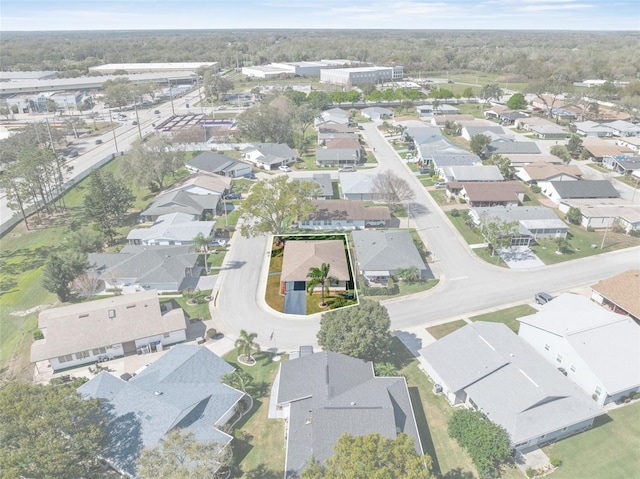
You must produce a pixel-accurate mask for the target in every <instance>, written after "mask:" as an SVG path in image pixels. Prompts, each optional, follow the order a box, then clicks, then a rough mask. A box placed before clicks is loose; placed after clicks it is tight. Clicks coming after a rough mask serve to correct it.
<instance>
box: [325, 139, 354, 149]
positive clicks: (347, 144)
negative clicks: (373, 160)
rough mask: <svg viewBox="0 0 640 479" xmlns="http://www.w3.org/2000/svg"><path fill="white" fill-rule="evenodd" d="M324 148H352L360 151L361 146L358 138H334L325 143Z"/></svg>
mask: <svg viewBox="0 0 640 479" xmlns="http://www.w3.org/2000/svg"><path fill="white" fill-rule="evenodd" d="M324 146H326V147H327V148H330V149H333V148H351V149H354V150H359V149H360V147H361V145H360V142H359V141H358V140H357V139H356V138H332V139H328V140H326V141H325V142H324Z"/></svg>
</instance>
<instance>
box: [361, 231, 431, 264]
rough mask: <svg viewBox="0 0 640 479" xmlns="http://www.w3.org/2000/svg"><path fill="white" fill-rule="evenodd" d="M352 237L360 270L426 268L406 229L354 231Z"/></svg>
mask: <svg viewBox="0 0 640 479" xmlns="http://www.w3.org/2000/svg"><path fill="white" fill-rule="evenodd" d="M352 238H353V244H354V247H355V249H356V256H357V258H358V265H359V267H360V270H361V271H394V270H396V269H398V268H408V267H411V266H415V267H416V268H418V270H420V271H422V270H425V269H426V266H425V264H424V261H422V258H421V256H420V253H418V250H417V249H416V246H415V245H414V244H413V240H412V239H411V235H410V234H409V232H408V231H404V230H398V231H395V230H394V231H381V230H376V231H354V232H353V233H352Z"/></svg>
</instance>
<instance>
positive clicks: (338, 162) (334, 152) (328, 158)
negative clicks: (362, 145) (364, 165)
mask: <svg viewBox="0 0 640 479" xmlns="http://www.w3.org/2000/svg"><path fill="white" fill-rule="evenodd" d="M358 162H360V150H359V149H355V148H318V149H317V150H316V165H318V166H337V167H340V166H344V165H355V164H357V163H358Z"/></svg>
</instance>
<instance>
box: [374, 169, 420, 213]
mask: <svg viewBox="0 0 640 479" xmlns="http://www.w3.org/2000/svg"><path fill="white" fill-rule="evenodd" d="M373 192H374V195H375V197H376V198H377V199H379V200H381V201H384V202H385V203H387V204H388V205H389V206H392V207H393V206H398V205H401V204H402V203H406V202H407V201H412V200H413V199H415V197H416V194H415V192H414V191H413V189H412V188H411V186H409V183H407V181H406V180H404V179H403V178H400V177H399V176H398V175H397V174H395V173H394V172H393V171H391V170H385V171H383V172H382V173H378V174H377V175H376V176H375V177H374V178H373Z"/></svg>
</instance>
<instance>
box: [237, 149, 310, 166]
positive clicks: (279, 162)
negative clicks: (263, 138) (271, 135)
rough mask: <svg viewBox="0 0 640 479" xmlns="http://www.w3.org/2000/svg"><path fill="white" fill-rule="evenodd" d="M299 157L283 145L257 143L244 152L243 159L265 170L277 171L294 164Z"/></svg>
mask: <svg viewBox="0 0 640 479" xmlns="http://www.w3.org/2000/svg"><path fill="white" fill-rule="evenodd" d="M297 158H298V155H297V154H296V152H295V151H293V150H292V149H291V148H289V146H287V145H284V144H282V143H255V144H253V145H251V146H247V147H246V148H245V149H244V150H242V159H243V160H245V161H248V162H249V163H253V164H254V165H255V166H257V167H258V168H262V169H263V170H275V169H277V168H278V167H280V166H284V165H290V164H291V163H294V162H295V161H296V159H297Z"/></svg>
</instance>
